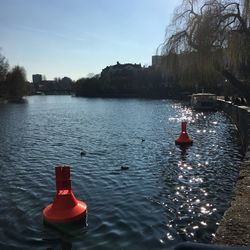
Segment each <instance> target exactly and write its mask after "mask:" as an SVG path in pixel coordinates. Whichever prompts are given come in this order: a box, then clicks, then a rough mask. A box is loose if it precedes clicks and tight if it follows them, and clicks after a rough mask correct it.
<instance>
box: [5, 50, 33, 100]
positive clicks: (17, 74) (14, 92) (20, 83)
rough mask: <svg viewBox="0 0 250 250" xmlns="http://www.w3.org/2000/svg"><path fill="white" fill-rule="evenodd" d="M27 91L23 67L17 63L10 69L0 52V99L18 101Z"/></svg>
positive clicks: (27, 86)
mask: <svg viewBox="0 0 250 250" xmlns="http://www.w3.org/2000/svg"><path fill="white" fill-rule="evenodd" d="M28 92H29V85H28V83H27V81H26V72H25V69H24V68H23V67H21V66H18V65H17V66H14V67H13V68H11V69H10V66H9V63H8V60H7V59H6V58H5V56H3V55H2V54H1V53H0V99H4V100H8V101H13V102H20V101H22V98H23V96H24V95H27V94H28Z"/></svg>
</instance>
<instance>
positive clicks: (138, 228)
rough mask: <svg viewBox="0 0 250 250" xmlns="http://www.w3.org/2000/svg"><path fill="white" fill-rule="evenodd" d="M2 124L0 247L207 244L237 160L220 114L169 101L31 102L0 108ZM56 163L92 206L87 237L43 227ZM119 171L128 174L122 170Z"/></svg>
mask: <svg viewBox="0 0 250 250" xmlns="http://www.w3.org/2000/svg"><path fill="white" fill-rule="evenodd" d="M0 117H1V119H0V168H1V172H0V181H1V187H0V199H1V206H0V212H1V214H2V216H1V217H0V225H1V228H0V247H1V248H3V249H4V248H7V247H8V248H13V249H15V248H16V249H20V248H21V249H32V248H36V249H45V248H60V247H61V248H62V247H67V248H68V249H70V248H71V247H72V248H77V249H109V250H110V249H121V248H123V249H165V248H166V247H169V246H172V245H174V244H176V243H178V242H180V241H182V240H191V241H199V242H209V241H210V240H211V238H212V237H213V234H214V232H215V230H216V227H217V225H218V221H219V220H220V219H221V216H222V214H223V212H224V211H225V209H226V208H227V207H228V205H229V204H228V202H229V199H230V197H231V192H232V187H233V184H234V182H235V181H236V178H237V171H238V166H239V164H240V162H241V159H242V154H241V151H240V147H239V139H238V137H237V132H236V130H235V128H234V126H233V125H232V124H231V123H230V120H229V119H228V118H227V117H225V116H224V115H223V113H221V112H211V113H210V112H208V113H202V112H193V111H192V110H191V109H190V108H188V107H187V106H184V105H183V104H182V103H180V102H174V101H169V100H164V101H162V100H136V99H129V100H116V99H105V100H103V99H88V98H71V97H69V96H56V97H54V96H44V97H42V96H33V97H29V98H28V102H27V104H26V105H11V104H10V105H0ZM184 118H185V119H186V120H187V121H188V133H189V135H190V137H191V138H192V139H193V140H194V144H193V146H192V147H189V148H186V149H185V150H183V149H181V148H179V147H176V146H175V144H174V140H175V139H176V137H177V136H178V135H179V133H180V122H181V121H182V120H183V119H184ZM9 124H11V126H10V125H9ZM82 151H84V152H85V155H81V154H80V153H81V152H82ZM59 164H67V165H70V166H71V176H72V180H73V181H72V186H73V190H74V193H75V195H76V197H77V198H78V199H80V200H85V201H87V203H88V209H89V215H88V228H87V229H83V228H82V229H75V230H68V229H67V230H64V231H63V232H61V231H60V232H59V231H58V230H54V229H52V228H47V227H44V225H43V222H42V216H41V212H42V209H43V208H44V207H45V206H46V205H48V204H49V203H51V202H52V200H53V197H54V195H55V183H54V167H55V166H57V165H59ZM123 165H126V166H128V167H129V169H128V170H126V171H121V166H123Z"/></svg>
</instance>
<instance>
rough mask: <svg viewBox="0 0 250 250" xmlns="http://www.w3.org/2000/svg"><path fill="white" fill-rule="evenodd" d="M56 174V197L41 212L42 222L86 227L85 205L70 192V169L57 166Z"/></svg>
mask: <svg viewBox="0 0 250 250" xmlns="http://www.w3.org/2000/svg"><path fill="white" fill-rule="evenodd" d="M55 172H56V196H55V198H54V201H53V203H52V204H50V205H48V206H47V207H46V208H45V209H44V210H43V219H44V222H47V223H49V224H70V223H75V222H77V223H78V222H79V223H80V224H83V225H87V205H86V203H85V202H83V201H79V200H77V199H76V197H75V196H74V194H73V192H72V190H71V180H70V167H68V166H58V167H56V168H55Z"/></svg>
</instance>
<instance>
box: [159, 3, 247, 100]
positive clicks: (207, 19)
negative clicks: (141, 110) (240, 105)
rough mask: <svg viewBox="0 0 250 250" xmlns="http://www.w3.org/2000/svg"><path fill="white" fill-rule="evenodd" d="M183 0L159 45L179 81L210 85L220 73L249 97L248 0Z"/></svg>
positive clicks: (170, 69) (172, 72)
mask: <svg viewBox="0 0 250 250" xmlns="http://www.w3.org/2000/svg"><path fill="white" fill-rule="evenodd" d="M241 2H242V4H240V3H239V2H237V1H230V0H201V1H198V0H183V2H182V4H181V5H180V6H179V7H178V8H177V9H176V11H175V14H174V18H173V21H172V23H171V25H170V26H169V27H168V30H167V36H166V40H165V43H164V46H163V47H162V54H163V55H165V56H166V57H165V58H166V60H165V61H166V70H167V71H168V73H169V74H170V75H173V76H174V78H175V79H176V80H178V81H186V82H195V83H196V84H198V83H200V84H209V83H211V82H213V81H214V80H215V79H218V78H219V77H221V76H223V77H225V78H226V79H228V80H229V82H230V83H232V84H233V85H234V86H236V87H237V88H239V89H241V90H243V91H244V93H245V94H246V95H247V96H248V98H249V99H250V91H249V86H250V84H249V80H250V73H249V72H250V70H248V69H249V67H250V27H249V20H250V12H249V10H250V1H249V0H244V1H241Z"/></svg>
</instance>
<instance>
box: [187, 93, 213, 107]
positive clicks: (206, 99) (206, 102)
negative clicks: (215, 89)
mask: <svg viewBox="0 0 250 250" xmlns="http://www.w3.org/2000/svg"><path fill="white" fill-rule="evenodd" d="M191 106H192V108H193V109H195V110H204V111H205V110H217V108H218V106H217V95H215V94H212V93H196V94H192V96H191Z"/></svg>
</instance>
